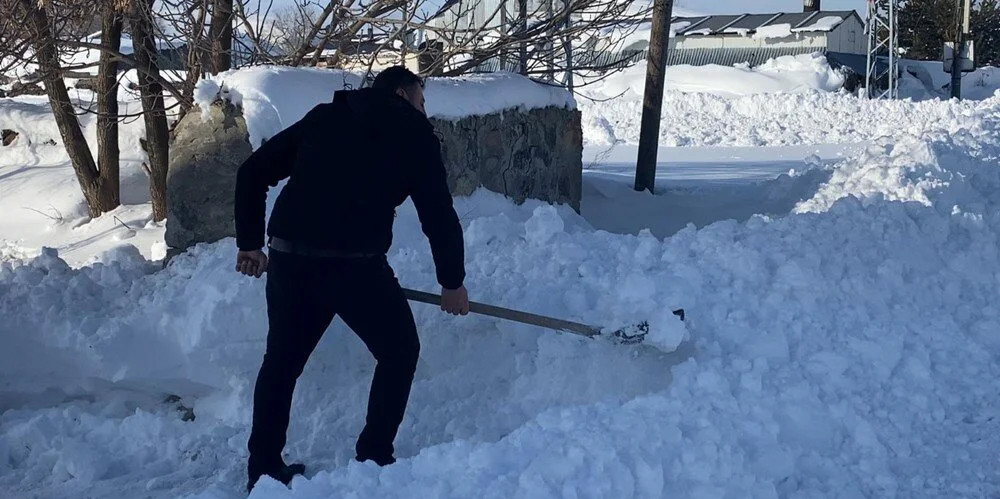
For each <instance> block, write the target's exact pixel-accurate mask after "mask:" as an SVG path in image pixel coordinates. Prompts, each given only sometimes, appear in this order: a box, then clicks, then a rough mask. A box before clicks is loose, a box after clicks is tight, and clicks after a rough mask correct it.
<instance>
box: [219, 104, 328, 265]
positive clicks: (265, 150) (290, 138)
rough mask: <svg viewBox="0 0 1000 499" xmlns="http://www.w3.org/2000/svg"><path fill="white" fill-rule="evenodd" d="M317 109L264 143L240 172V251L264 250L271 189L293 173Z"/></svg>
mask: <svg viewBox="0 0 1000 499" xmlns="http://www.w3.org/2000/svg"><path fill="white" fill-rule="evenodd" d="M315 112H316V110H315V108H314V109H313V111H310V112H309V114H307V115H306V116H305V117H304V118H302V119H301V120H299V121H298V122H296V123H295V124H293V125H292V126H290V127H288V128H286V129H284V130H282V131H281V132H280V133H278V134H277V135H275V136H274V137H271V139H270V140H268V141H266V142H264V144H262V145H261V146H260V148H258V149H257V150H256V151H254V152H253V154H251V155H250V157H249V158H247V160H246V161H244V162H243V164H242V165H241V166H240V168H239V171H237V173H236V203H235V207H234V215H235V219H236V245H237V246H238V247H239V249H240V251H243V252H247V251H256V250H259V249H261V248H263V247H264V228H265V225H266V220H265V213H266V211H267V190H268V187H269V186H270V187H274V186H276V185H278V182H280V181H281V180H284V179H286V178H288V177H289V176H290V175H291V174H292V167H293V165H294V163H295V156H296V152H297V149H298V146H299V141H300V140H301V138H302V133H303V131H304V129H305V128H306V126H305V123H306V122H307V121H310V118H311V117H312V116H313V115H314V113H315Z"/></svg>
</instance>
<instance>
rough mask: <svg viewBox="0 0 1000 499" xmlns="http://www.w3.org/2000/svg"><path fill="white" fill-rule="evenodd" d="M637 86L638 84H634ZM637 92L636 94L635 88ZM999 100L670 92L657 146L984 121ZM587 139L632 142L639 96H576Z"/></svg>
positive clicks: (866, 137)
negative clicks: (606, 98)
mask: <svg viewBox="0 0 1000 499" xmlns="http://www.w3.org/2000/svg"><path fill="white" fill-rule="evenodd" d="M639 88H641V87H639ZM640 95H641V94H640ZM998 107H1000V96H996V97H993V98H990V99H986V100H982V101H970V100H963V101H941V100H928V101H921V102H916V103H914V102H909V101H874V100H868V99H859V98H857V97H854V96H852V95H847V94H841V93H822V92H808V93H794V94H782V95H773V94H766V93H762V94H754V95H745V96H740V97H725V96H723V95H716V94H712V93H680V92H667V93H665V94H664V97H663V120H662V121H661V122H660V145H662V146H763V145H768V146H776V145H800V144H834V143H860V142H868V141H871V140H874V139H876V138H878V137H881V136H886V135H895V134H897V133H901V132H905V133H909V134H911V135H921V134H922V133H923V132H924V131H926V130H935V129H948V130H958V129H961V128H965V129H981V128H982V126H983V123H985V122H986V121H985V120H986V119H987V118H986V117H987V116H991V115H992V114H994V113H995V112H996V109H997V108H998ZM581 110H582V111H583V126H584V129H583V130H584V141H585V143H586V144H587V145H609V144H614V143H617V142H624V143H628V144H637V143H638V142H639V128H640V127H639V121H640V119H641V116H642V99H641V97H639V96H635V95H634V94H628V93H627V94H626V95H625V96H623V97H622V98H621V99H615V100H610V101H604V102H598V101H587V100H581Z"/></svg>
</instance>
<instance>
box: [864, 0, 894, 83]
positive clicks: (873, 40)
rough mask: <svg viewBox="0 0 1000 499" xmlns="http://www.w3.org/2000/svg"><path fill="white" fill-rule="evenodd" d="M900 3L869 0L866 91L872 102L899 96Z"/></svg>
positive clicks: (886, 0)
mask: <svg viewBox="0 0 1000 499" xmlns="http://www.w3.org/2000/svg"><path fill="white" fill-rule="evenodd" d="M898 12H899V0H868V21H867V25H866V26H865V32H867V33H868V65H867V69H866V71H865V90H866V91H867V93H868V97H869V98H871V99H895V98H897V97H899V56H900V54H899V24H898V23H897V13H898Z"/></svg>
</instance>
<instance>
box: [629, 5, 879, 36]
mask: <svg viewBox="0 0 1000 499" xmlns="http://www.w3.org/2000/svg"><path fill="white" fill-rule="evenodd" d="M786 14H798V12H778V13H777V14H771V13H756V14H754V13H743V14H711V15H707V16H672V17H671V19H670V23H671V24H673V23H675V22H677V21H678V20H694V19H697V21H696V22H693V23H692V24H691V25H690V26H685V27H684V28H682V29H680V30H677V31H676V32H675V35H676V36H690V35H687V33H688V32H689V31H693V30H694V31H696V30H695V29H694V28H695V27H696V26H698V25H700V24H702V23H704V22H705V21H708V20H709V19H711V18H713V17H722V16H734V17H736V19H735V20H733V21H731V22H729V23H727V24H726V25H724V26H722V27H720V28H718V29H716V30H712V32H711V33H709V35H717V34H719V35H724V34H727V33H725V30H726V29H727V28H729V27H730V26H732V25H733V24H736V23H738V22H739V21H741V20H743V19H745V18H746V17H747V16H771V17H770V18H768V20H767V21H764V22H763V23H761V24H760V25H758V26H757V28H762V27H764V26H769V25H771V23H772V22H774V21H775V20H776V19H778V18H779V17H781V16H783V15H786ZM824 17H840V18H841V19H842V21H841V22H840V24H837V25H836V26H834V28H833V29H836V28H839V27H840V26H841V25H842V24H843V23H844V22H846V21H847V20H848V19H850V18H851V17H853V18H855V19H857V20H858V22H859V23H861V24H864V23H865V22H864V20H863V19H861V15H860V14H858V11H857V10H819V11H815V12H812V13H811V14H810V15H809V16H808V17H806V18H805V20H803V21H802V22H800V23H799V24H797V25H795V26H793V27H792V29H796V28H800V27H802V26H804V25H805V24H806V23H807V22H809V21H811V20H813V19H817V18H818V19H822V18H824ZM650 21H652V18H650V19H646V20H644V21H642V22H650ZM750 31H756V28H752V29H750ZM831 31H832V30H831ZM699 36H708V35H703V34H699Z"/></svg>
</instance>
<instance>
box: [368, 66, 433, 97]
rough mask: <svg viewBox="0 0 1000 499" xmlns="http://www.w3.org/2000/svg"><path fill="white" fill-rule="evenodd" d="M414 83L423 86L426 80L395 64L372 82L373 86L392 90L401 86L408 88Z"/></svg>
mask: <svg viewBox="0 0 1000 499" xmlns="http://www.w3.org/2000/svg"><path fill="white" fill-rule="evenodd" d="M413 85H420V86H421V87H423V86H424V80H423V79H421V78H420V77H419V76H417V75H415V74H413V71H410V70H409V69H406V68H405V67H403V66H393V67H391V68H386V69H384V70H383V71H382V72H381V73H379V74H378V76H376V77H375V81H373V82H372V88H381V89H383V90H388V91H390V92H395V91H396V90H397V89H400V88H402V89H407V88H410V87H412V86H413Z"/></svg>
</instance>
